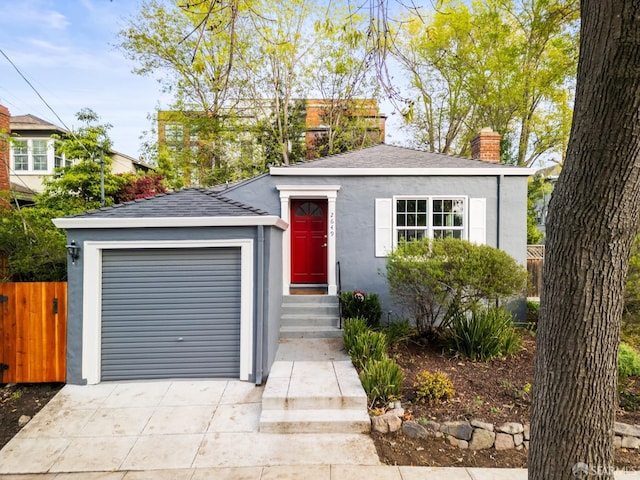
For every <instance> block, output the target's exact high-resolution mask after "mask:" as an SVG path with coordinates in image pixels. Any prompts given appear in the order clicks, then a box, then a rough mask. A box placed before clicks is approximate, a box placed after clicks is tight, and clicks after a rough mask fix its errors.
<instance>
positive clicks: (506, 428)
mask: <svg viewBox="0 0 640 480" xmlns="http://www.w3.org/2000/svg"><path fill="white" fill-rule="evenodd" d="M496 430H497V431H498V432H502V433H508V434H510V435H515V434H516V433H522V432H524V425H522V424H521V423H515V422H507V423H503V424H502V425H500V426H499V427H496Z"/></svg>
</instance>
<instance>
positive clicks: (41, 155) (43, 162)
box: [31, 140, 49, 172]
mask: <svg viewBox="0 0 640 480" xmlns="http://www.w3.org/2000/svg"><path fill="white" fill-rule="evenodd" d="M31 148H32V149H33V170H34V171H37V172H42V171H47V170H49V165H48V161H47V140H32V141H31Z"/></svg>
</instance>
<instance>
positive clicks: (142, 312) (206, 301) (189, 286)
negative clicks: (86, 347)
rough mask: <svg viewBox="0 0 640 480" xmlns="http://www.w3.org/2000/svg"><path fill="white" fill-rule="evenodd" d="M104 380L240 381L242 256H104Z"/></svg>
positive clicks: (179, 252)
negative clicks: (233, 379) (199, 379)
mask: <svg viewBox="0 0 640 480" xmlns="http://www.w3.org/2000/svg"><path fill="white" fill-rule="evenodd" d="M101 309H102V313H101V318H102V324H101V357H100V360H101V380H102V381H110V380H139V379H159V378H239V376H240V323H241V322H240V318H241V314H240V311H241V249H240V248H239V247H212V248H143V249H138V248H136V249H112V250H110V249H104V250H102V293H101Z"/></svg>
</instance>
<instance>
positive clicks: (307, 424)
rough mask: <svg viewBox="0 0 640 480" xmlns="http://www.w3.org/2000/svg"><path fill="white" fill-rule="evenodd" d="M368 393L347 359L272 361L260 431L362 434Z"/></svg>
mask: <svg viewBox="0 0 640 480" xmlns="http://www.w3.org/2000/svg"><path fill="white" fill-rule="evenodd" d="M370 430H371V420H370V418H369V414H368V412H367V396H366V394H365V393H364V390H363V389H362V385H361V384H360V379H359V378H358V374H357V373H356V371H355V369H354V368H353V365H352V364H351V361H350V360H341V361H276V362H275V363H274V364H273V366H272V368H271V373H270V374H269V378H268V380H267V385H266V386H265V390H264V392H263V394H262V413H261V416H260V431H261V432H265V433H367V432H369V431H370Z"/></svg>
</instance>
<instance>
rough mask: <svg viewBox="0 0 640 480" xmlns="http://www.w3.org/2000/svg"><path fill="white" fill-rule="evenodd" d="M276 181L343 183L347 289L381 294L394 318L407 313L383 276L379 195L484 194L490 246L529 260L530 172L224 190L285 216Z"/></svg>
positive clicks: (267, 179) (257, 183) (264, 180)
mask: <svg viewBox="0 0 640 480" xmlns="http://www.w3.org/2000/svg"><path fill="white" fill-rule="evenodd" d="M277 185H340V190H339V191H338V196H337V200H336V259H337V261H339V262H340V267H341V274H342V275H341V278H342V289H343V290H353V289H360V290H363V291H365V292H369V293H377V294H378V295H379V296H380V300H381V302H382V306H383V309H384V311H385V312H392V313H391V317H392V318H393V317H396V318H398V317H403V316H405V315H406V314H407V312H402V311H401V310H400V309H399V308H398V307H397V306H395V305H394V304H393V302H392V300H391V298H390V296H389V292H388V288H387V284H386V280H385V278H384V273H385V260H386V259H385V258H377V257H375V243H374V242H375V232H374V220H375V199H376V198H391V197H393V196H394V195H466V196H468V197H469V198H485V199H486V239H487V245H491V246H494V247H499V248H501V249H502V250H504V251H505V252H507V253H509V254H510V255H511V256H512V257H514V258H515V259H516V260H517V261H518V262H519V263H520V264H522V265H523V266H524V265H525V264H526V243H527V242H526V212H527V210H526V202H527V177H525V176H517V177H516V176H508V177H500V176H496V175H492V176H466V177H462V176H461V177H455V176H433V177H418V176H386V177H382V176H367V177H356V176H342V177H339V176H334V177H319V176H268V175H265V176H262V177H259V178H256V179H254V180H252V181H250V182H247V183H244V184H241V185H238V186H236V187H232V188H230V189H228V190H227V191H225V192H223V193H222V194H223V195H225V196H227V197H229V198H232V199H234V200H238V201H241V202H243V203H246V204H249V205H252V206H255V207H259V208H261V209H263V210H266V211H268V212H269V213H271V214H274V215H280V196H279V192H278V190H277V188H276V186H277ZM499 198H500V199H501V201H500V202H498V199H499ZM498 204H500V206H499V207H498ZM498 217H499V218H500V222H498ZM385 318H386V315H385Z"/></svg>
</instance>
